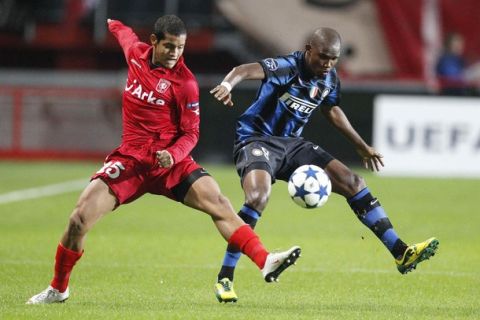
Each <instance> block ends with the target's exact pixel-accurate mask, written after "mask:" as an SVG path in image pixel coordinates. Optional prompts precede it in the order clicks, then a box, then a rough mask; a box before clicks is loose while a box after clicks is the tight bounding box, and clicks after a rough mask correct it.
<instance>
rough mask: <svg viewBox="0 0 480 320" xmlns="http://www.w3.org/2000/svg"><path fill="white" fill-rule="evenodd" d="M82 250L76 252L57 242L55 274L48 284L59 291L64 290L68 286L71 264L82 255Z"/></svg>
mask: <svg viewBox="0 0 480 320" xmlns="http://www.w3.org/2000/svg"><path fill="white" fill-rule="evenodd" d="M82 254H83V251H82V252H76V251H73V250H70V249H67V248H65V247H64V246H63V245H62V244H61V243H59V244H58V247H57V254H56V255H55V274H54V276H53V280H52V282H51V283H50V285H51V286H52V287H53V288H55V289H57V290H58V291H60V292H65V290H67V287H68V280H69V279H70V273H71V272H72V269H73V266H74V265H75V263H76V262H77V261H78V259H80V257H81V256H82Z"/></svg>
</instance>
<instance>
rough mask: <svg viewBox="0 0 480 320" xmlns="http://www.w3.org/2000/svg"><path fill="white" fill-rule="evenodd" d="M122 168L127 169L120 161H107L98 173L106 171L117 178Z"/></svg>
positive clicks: (113, 177) (111, 176)
mask: <svg viewBox="0 0 480 320" xmlns="http://www.w3.org/2000/svg"><path fill="white" fill-rule="evenodd" d="M120 170H125V167H124V166H123V164H122V163H121V162H120V161H115V162H113V161H110V162H107V163H105V164H104V166H103V167H102V169H100V170H98V171H97V173H104V172H105V174H107V175H108V176H109V177H110V178H112V179H115V178H118V176H120Z"/></svg>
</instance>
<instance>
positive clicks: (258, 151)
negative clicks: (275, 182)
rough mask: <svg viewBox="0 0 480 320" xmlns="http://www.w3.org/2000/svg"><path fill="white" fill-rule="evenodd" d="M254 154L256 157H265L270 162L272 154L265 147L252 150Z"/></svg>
mask: <svg viewBox="0 0 480 320" xmlns="http://www.w3.org/2000/svg"><path fill="white" fill-rule="evenodd" d="M252 154H253V155H254V156H255V157H265V158H266V159H267V160H270V152H269V151H268V150H267V149H265V148H264V147H261V148H260V149H257V148H255V149H252Z"/></svg>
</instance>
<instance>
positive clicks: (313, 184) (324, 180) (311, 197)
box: [288, 164, 332, 209]
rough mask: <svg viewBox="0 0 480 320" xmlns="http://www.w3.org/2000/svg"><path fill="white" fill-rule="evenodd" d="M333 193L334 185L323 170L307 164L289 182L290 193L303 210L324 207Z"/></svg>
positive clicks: (299, 168)
mask: <svg viewBox="0 0 480 320" xmlns="http://www.w3.org/2000/svg"><path fill="white" fill-rule="evenodd" d="M331 192H332V183H331V181H330V178H328V176H327V174H326V173H325V171H323V169H322V168H320V167H318V166H315V165H312V164H307V165H303V166H300V167H298V168H297V169H296V170H295V171H294V172H293V173H292V175H291V176H290V179H289V180H288V193H289V194H290V197H291V198H292V199H293V201H294V202H295V203H296V204H298V205H299V206H301V207H303V208H308V209H311V208H318V207H321V206H323V205H324V204H325V203H326V202H327V200H328V197H329V196H330V193H331Z"/></svg>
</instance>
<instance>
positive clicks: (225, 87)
mask: <svg viewBox="0 0 480 320" xmlns="http://www.w3.org/2000/svg"><path fill="white" fill-rule="evenodd" d="M264 78H265V72H264V71H263V68H262V66H261V65H260V64H259V63H247V64H242V65H239V66H237V67H235V68H233V69H232V71H230V72H229V73H228V74H227V76H226V77H225V78H224V79H223V80H222V82H221V83H220V84H219V85H217V86H216V87H215V88H213V89H212V90H210V93H211V94H213V96H214V97H215V99H217V100H218V101H220V102H222V103H223V104H224V105H226V106H229V107H232V106H233V101H232V94H231V91H232V90H233V88H234V87H235V86H236V85H237V84H239V83H240V82H242V81H243V80H262V79H264Z"/></svg>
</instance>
